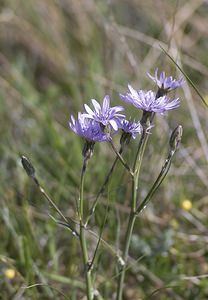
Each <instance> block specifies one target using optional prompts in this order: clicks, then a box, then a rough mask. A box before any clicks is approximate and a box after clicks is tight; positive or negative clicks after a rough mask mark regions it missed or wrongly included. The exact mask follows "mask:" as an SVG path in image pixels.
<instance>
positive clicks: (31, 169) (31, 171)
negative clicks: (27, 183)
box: [21, 155, 35, 177]
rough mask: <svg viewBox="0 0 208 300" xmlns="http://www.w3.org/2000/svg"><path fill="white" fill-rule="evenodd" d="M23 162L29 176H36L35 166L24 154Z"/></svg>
mask: <svg viewBox="0 0 208 300" xmlns="http://www.w3.org/2000/svg"><path fill="white" fill-rule="evenodd" d="M21 163H22V166H23V168H24V170H25V171H26V173H27V175H28V176H29V177H34V175H35V168H34V167H33V165H32V164H31V162H30V161H29V159H28V158H27V157H26V156H24V155H22V156H21Z"/></svg>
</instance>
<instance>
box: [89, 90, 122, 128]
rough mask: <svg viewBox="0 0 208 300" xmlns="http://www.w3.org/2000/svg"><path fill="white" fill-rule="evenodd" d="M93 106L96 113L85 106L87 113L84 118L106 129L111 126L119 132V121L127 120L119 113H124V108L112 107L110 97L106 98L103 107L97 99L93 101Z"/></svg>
mask: <svg viewBox="0 0 208 300" xmlns="http://www.w3.org/2000/svg"><path fill="white" fill-rule="evenodd" d="M92 104H93V106H94V111H93V110H92V109H91V108H90V107H89V106H88V105H87V104H85V105H84V107H85V110H86V113H84V114H83V115H84V117H85V118H88V119H92V120H95V121H96V122H99V123H101V124H102V125H103V126H104V127H105V126H107V125H108V124H110V126H111V127H112V128H113V129H114V130H118V121H119V119H120V118H125V116H124V115H122V114H120V113H119V112H120V111H123V110H124V108H123V107H122V106H114V107H110V97H109V96H108V95H106V96H105V97H104V99H103V105H102V107H101V106H100V104H99V103H98V102H97V101H96V100H95V99H92Z"/></svg>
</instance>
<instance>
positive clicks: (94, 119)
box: [69, 70, 184, 144]
mask: <svg viewBox="0 0 208 300" xmlns="http://www.w3.org/2000/svg"><path fill="white" fill-rule="evenodd" d="M157 72H158V70H156V71H155V76H151V75H150V74H148V76H149V77H150V78H151V79H152V80H153V81H154V82H155V83H156V84H157V86H158V92H157V93H155V92H153V91H151V90H150V91H143V90H138V91H137V90H135V89H134V88H133V87H132V86H131V85H128V89H129V91H128V92H127V93H126V94H120V98H121V99H122V100H123V101H125V102H127V103H130V104H132V105H134V106H135V107H136V108H138V109H141V110H142V111H143V112H144V113H145V112H148V113H160V114H163V113H164V112H166V111H169V110H172V109H176V108H178V107H179V105H180V101H179V98H175V99H173V100H171V99H170V98H169V97H168V96H167V93H168V92H170V91H171V90H174V89H176V88H178V87H180V86H181V85H182V84H183V83H184V80H183V79H182V78H181V79H179V80H176V79H173V78H172V76H169V77H165V72H162V73H161V74H160V76H159V77H158V74H157ZM92 105H93V109H91V108H90V107H89V106H88V105H87V104H85V105H84V109H85V111H84V112H83V113H78V118H77V120H75V118H74V117H73V116H71V121H69V127H70V128H71V129H72V130H73V131H74V132H75V133H76V134H77V135H79V136H80V137H82V138H84V139H85V141H86V142H88V143H91V144H94V143H95V142H106V141H111V139H112V136H113V135H114V134H115V133H117V132H118V131H119V129H121V130H122V136H125V139H126V136H127V137H128V140H130V139H131V138H133V139H135V138H136V136H137V134H140V133H141V132H142V125H141V124H140V122H133V121H128V120H127V119H126V117H125V115H124V114H122V113H121V112H122V111H123V110H124V108H123V107H122V106H114V107H110V97H109V96H108V95H106V96H105V97H104V99H103V104H102V106H101V105H100V104H99V103H98V102H97V101H96V100H95V99H92ZM124 134H125V135H124Z"/></svg>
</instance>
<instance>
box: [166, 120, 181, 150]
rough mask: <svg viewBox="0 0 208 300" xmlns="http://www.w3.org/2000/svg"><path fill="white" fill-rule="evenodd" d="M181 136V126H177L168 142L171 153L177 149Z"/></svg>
mask: <svg viewBox="0 0 208 300" xmlns="http://www.w3.org/2000/svg"><path fill="white" fill-rule="evenodd" d="M182 135H183V127H182V126H181V125H178V126H177V127H176V128H175V129H174V130H173V132H172V134H171V137H170V141H169V144H170V148H171V150H172V151H176V149H177V148H178V145H179V143H180V141H181V138H182Z"/></svg>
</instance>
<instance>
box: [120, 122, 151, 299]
mask: <svg viewBox="0 0 208 300" xmlns="http://www.w3.org/2000/svg"><path fill="white" fill-rule="evenodd" d="M147 127H148V126H146V124H145V125H144V126H143V133H142V136H141V139H140V142H139V145H138V150H137V153H136V157H135V162H134V168H133V174H134V175H133V182H132V203H131V213H130V216H129V221H128V226H127V231H126V235H125V246H124V251H123V261H124V264H123V265H122V266H120V270H119V271H120V275H119V277H118V287H117V297H116V300H122V294H123V286H124V279H125V270H126V262H127V258H128V254H129V247H130V242H131V237H132V232H133V228H134V223H135V220H136V210H137V192H138V180H139V173H140V168H141V162H142V158H143V154H144V151H145V147H146V144H147V140H148V136H149V134H148V131H147Z"/></svg>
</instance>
